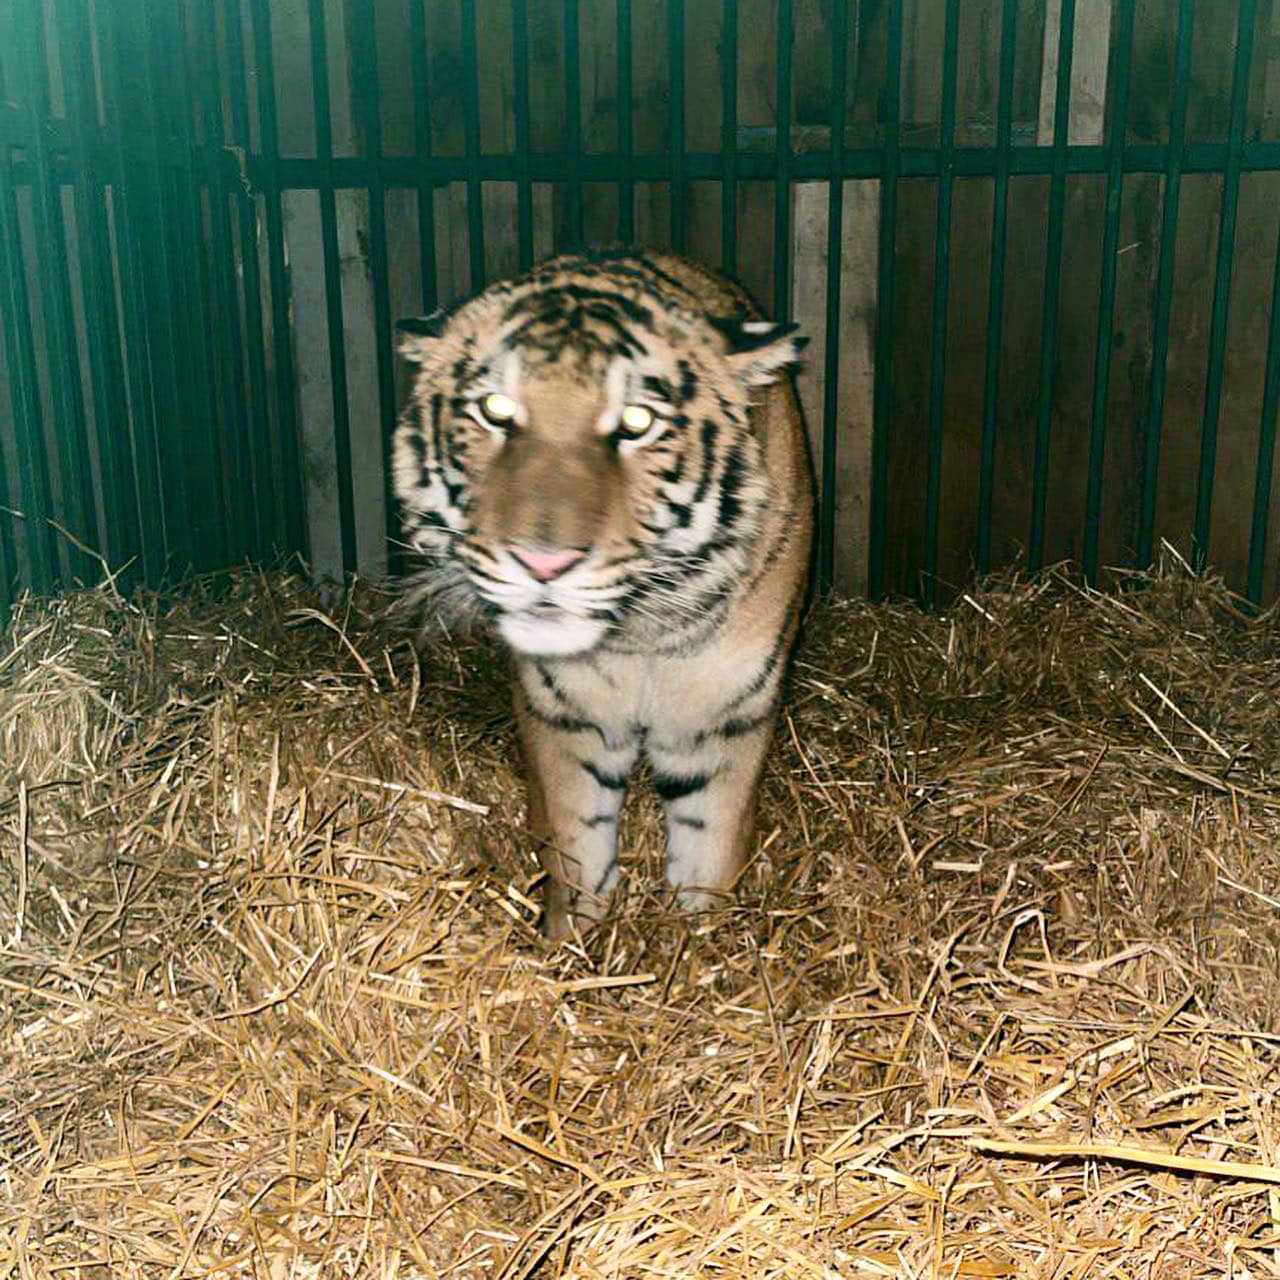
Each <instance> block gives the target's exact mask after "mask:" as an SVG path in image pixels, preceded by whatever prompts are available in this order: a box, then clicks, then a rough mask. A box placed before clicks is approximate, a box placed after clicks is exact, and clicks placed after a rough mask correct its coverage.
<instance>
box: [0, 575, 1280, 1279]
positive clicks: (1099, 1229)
mask: <svg viewBox="0 0 1280 1280" xmlns="http://www.w3.org/2000/svg"><path fill="white" fill-rule="evenodd" d="M1131 585H1133V586H1134V587H1135V588H1136V589H1133V590H1127V591H1124V592H1121V593H1119V594H1117V595H1114V596H1105V595H1099V594H1096V593H1093V592H1089V591H1086V590H1083V589H1081V588H1079V587H1078V586H1077V585H1075V584H1074V583H1073V582H1072V581H1071V580H1070V579H1069V578H1068V577H1067V576H1065V575H1052V576H1050V577H1048V578H1047V579H1045V580H1043V581H1041V582H1039V583H1035V584H1020V583H1016V582H1013V583H1005V584H1003V585H1001V586H999V587H996V588H993V589H990V590H987V591H984V592H982V593H980V594H979V593H971V594H969V595H967V596H964V597H962V598H961V599H960V600H958V601H957V603H956V604H955V606H954V608H953V609H952V610H951V611H950V612H949V613H947V614H946V615H945V616H937V617H931V616H927V615H925V614H922V613H921V612H919V611H917V610H915V609H913V608H910V607H906V606H899V605H880V606H871V605H867V604H860V603H851V604H843V605H839V606H835V607H832V608H829V609H826V610H825V611H823V612H822V613H820V614H819V615H818V616H817V617H816V618H815V620H814V622H813V623H812V624H811V626H810V628H809V634H808V636H807V639H806V642H805V646H804V649H803V651H802V653H801V655H800V658H799V661H798V663H797V667H796V671H795V678H794V681H793V689H792V696H791V701H790V704H789V711H788V714H787V717H786V720H785V722H784V724H783V726H782V729H781V733H780V735H779V741H778V744H777V749H776V751H775V752H774V755H773V758H772V762H771V766H770V770H769V773H768V777H767V780H766V785H765V795H764V803H763V814H762V824H761V852H760V855H759V857H758V859H757V860H756V861H755V863H754V864H753V865H752V866H751V868H750V869H749V871H748V872H747V874H746V875H745V877H744V880H743V884H742V892H741V898H740V902H739V903H738V905H737V906H736V907H735V908H734V909H733V910H726V911H724V912H722V913H720V914H717V915H715V916H712V917H708V918H705V919H701V920H698V921H694V922H688V921H686V920H682V919H681V918H680V917H678V916H676V915H673V914H672V913H670V912H669V911H668V910H667V909H666V904H665V900H664V898H663V896H662V893H661V888H660V885H659V883H658V874H659V868H660V855H659V845H660V838H659V821H658V812H657V809H656V806H655V805H654V804H653V803H652V801H651V800H650V799H648V798H647V797H645V796H644V795H638V796H636V797H635V798H634V799H633V800H632V801H631V802H629V808H628V811H627V816H626V821H625V822H624V826H623V841H624V847H625V848H626V849H627V850H628V860H627V862H628V875H627V878H626V892H625V895H624V897H623V898H622V899H621V900H620V901H619V903H618V905H617V909H616V911H615V912H614V914H613V915H612V916H611V917H610V919H609V920H608V922H607V923H606V925H605V927H603V928H602V930H601V931H600V932H599V933H598V934H597V935H596V936H595V937H593V938H592V939H591V940H590V941H589V943H588V944H587V946H586V947H585V949H576V948H565V949H560V950H554V949H551V948H549V947H548V946H546V945H545V944H544V943H543V942H542V941H541V940H540V939H539V938H538V936H537V934H536V931H535V927H534V926H535V920H536V906H535V903H534V897H535V896H536V881H537V870H536V865H535V863H534V861H533V859H532V856H531V851H530V849H529V847H528V845H527V843H526V841H525V840H524V839H523V838H522V835H521V811H522V799H521V793H520V785H519V778H518V773H517V772H516V770H515V769H514V768H513V758H514V748H513V742H512V738H511V732H510V726H509V722H508V718H507V712H506V705H507V700H506V693H505V689H504V687H503V681H502V676H501V672H500V664H499V662H498V660H497V658H496V655H495V654H494V652H493V651H492V650H490V649H488V648H487V647H485V646H484V645H483V644H476V643H469V644H465V645H459V646H457V647H451V646H450V645H448V644H446V643H433V644H432V645H430V646H429V647H428V648H427V649H426V650H425V651H424V652H423V653H422V655H421V657H420V658H418V657H415V654H414V651H413V649H412V647H411V645H410V644H409V643H408V642H407V641H406V640H405V639H404V638H403V637H400V636H398V635H396V634H395V633H393V632H392V631H390V630H388V628H387V625H386V623H385V622H384V621H381V620H380V619H379V615H380V612H381V610H382V607H383V605H384V604H385V601H382V600H380V599H379V598H378V597H376V596H375V595H374V594H373V593H364V594H361V593H357V594H356V596H355V598H354V599H353V600H351V601H350V602H347V603H345V604H344V605H342V606H341V607H339V608H338V609H336V610H334V609H326V608H323V607H322V606H321V604H320V602H319V601H318V600H317V598H316V597H315V596H314V595H313V593H312V592H311V591H310V590H309V588H307V587H306V586H305V585H304V584H303V583H302V582H301V581H299V580H298V579H295V578H292V577H288V576H283V575H276V576H271V577H266V576H259V575H251V574H245V575H244V576H242V577H239V578H237V579H235V580H233V581H231V582H230V583H229V584H227V583H222V584H209V585H208V586H207V588H202V587H196V588H194V589H192V590H191V591H190V592H189V593H187V594H186V595H185V596H183V597H182V598H181V599H180V600H178V601H176V602H172V601H171V602H169V603H167V604H164V605H162V604H161V603H160V602H158V601H156V600H142V601H137V602H134V603H125V602H123V601H121V600H119V599H118V598H116V597H114V596H113V595H112V594H111V593H110V592H109V591H106V590H103V591H99V592H90V593H86V594H80V595H76V596H73V597H70V598H67V599H64V600H61V601H59V602H55V603H53V604H47V605H37V604H33V603H32V604H27V605H24V606H23V607H22V608H21V609H20V610H19V612H18V614H17V616H16V618H15V620H14V622H13V625H12V627H11V629H10V631H9V633H8V635H7V637H6V639H5V641H4V648H3V653H2V654H0V842H2V843H0V993H2V994H0V1090H2V1093H0V1263H2V1264H3V1269H5V1270H6V1271H7V1273H10V1274H16V1275H18V1276H22V1277H85V1278H86V1280H88V1278H90V1277H95V1278H96V1277H122V1278H130V1277H144V1276H145V1277H162V1276H165V1277H180V1276H215V1275H216V1276H232V1277H234V1276H253V1277H264V1278H265V1277H273V1278H278V1280H283V1278H284V1277H312V1276H315V1277H319V1276H325V1277H332V1276H353V1277H355V1276H359V1277H378V1278H380V1280H381V1278H384V1277H385V1278H390V1277H446V1276H447V1277H459V1278H466V1277H487V1278H497V1277H501V1280H527V1278H531V1277H556V1276H572V1277H581V1278H583V1280H586V1278H588V1277H590V1278H592V1280H595V1278H600V1280H604V1278H605V1277H610V1278H614V1277H617V1278H620V1277H650V1276H682V1275H690V1276H692V1275H706V1276H715V1277H752V1278H758V1277H788V1278H791V1277H795V1278H797V1280H798V1278H799V1277H835V1276H840V1277H847V1276H858V1275H867V1276H895V1277H897V1276H904V1277H923V1276H931V1277H932V1276H937V1277H966V1276H967V1277H1000V1276H1010V1277H1012V1276H1019V1277H1021V1276H1026V1277H1046V1278H1047V1277H1054V1278H1055V1280H1056V1278H1063V1277H1084V1276H1090V1277H1092V1276H1097V1277H1104V1276H1124V1277H1128V1276H1134V1277H1138V1276H1142V1277H1148V1276H1150V1277H1161V1276H1235V1277H1244V1276H1265V1275H1278V1274H1280V1165H1278V1162H1277V1146H1278V1145H1280V1106H1278V1102H1277V1098H1278V1093H1280V1072H1278V1067H1280V954H1278V950H1277V948H1278V945H1280V923H1278V921H1280V916H1278V915H1277V906H1280V785H1278V779H1280V644H1278V643H1277V641H1278V639H1280V635H1278V629H1277V623H1276V620H1275V619H1274V618H1271V617H1268V618H1263V619H1260V620H1250V619H1249V618H1248V617H1246V616H1245V614H1244V613H1243V612H1241V610H1240V609H1238V608H1237V606H1236V604H1235V603H1234V602H1233V600H1232V599H1231V597H1230V596H1229V595H1228V594H1227V593H1226V592H1225V590H1224V589H1223V588H1222V587H1221V586H1220V585H1219V584H1217V583H1215V582H1212V581H1203V580H1197V579H1194V578H1192V577H1191V576H1190V575H1188V574H1187V573H1185V572H1183V571H1181V570H1179V569H1178V568H1177V566H1173V567H1172V568H1170V569H1169V570H1167V571H1165V572H1162V573H1160V574H1158V575H1156V576H1153V577H1152V578H1150V579H1148V580H1143V581H1140V582H1137V583H1134V584H1131Z"/></svg>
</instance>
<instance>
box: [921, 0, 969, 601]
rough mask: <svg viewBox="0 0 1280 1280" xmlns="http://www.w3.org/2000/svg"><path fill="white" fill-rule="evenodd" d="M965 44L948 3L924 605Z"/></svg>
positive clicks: (952, 0)
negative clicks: (958, 77) (959, 82)
mask: <svg viewBox="0 0 1280 1280" xmlns="http://www.w3.org/2000/svg"><path fill="white" fill-rule="evenodd" d="M959 45H960V0H947V13H946V27H945V29H944V32H943V38H942V90H941V92H942V102H941V112H940V115H941V121H940V124H939V136H940V142H941V151H942V173H941V175H940V177H939V180H938V219H937V231H936V233H935V235H934V250H933V251H934V262H933V342H932V345H931V347H930V351H929V357H930V359H929V443H928V456H927V459H926V462H925V486H924V574H923V579H922V581H921V584H920V589H921V594H922V595H923V597H924V602H925V604H926V605H928V606H929V607H932V606H933V605H934V604H935V603H936V602H937V594H938V516H939V509H940V507H941V504H942V445H943V440H942V414H943V409H944V407H945V405H946V394H947V318H948V308H949V304H950V297H951V207H952V203H953V196H954V193H955V181H956V175H955V146H956V75H957V62H958V59H959Z"/></svg>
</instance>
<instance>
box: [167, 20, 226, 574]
mask: <svg viewBox="0 0 1280 1280" xmlns="http://www.w3.org/2000/svg"><path fill="white" fill-rule="evenodd" d="M156 16H157V18H158V19H159V20H160V22H161V23H164V24H166V25H163V26H157V27H156V28H155V29H154V32H153V39H152V41H151V44H150V46H149V50H148V52H149V55H150V59H151V67H152V84H153V86H155V91H156V94H157V97H158V98H161V99H162V100H167V101H168V103H169V118H168V119H167V120H166V124H165V132H166V134H167V136H168V138H170V139H173V142H170V143H168V144H167V145H168V146H169V148H170V149H172V148H173V147H174V144H175V143H176V150H177V163H175V164H170V165H168V166H166V168H165V170H164V172H165V173H166V174H167V176H168V177H169V178H170V179H171V181H172V216H171V218H170V222H169V226H170V235H171V245H172V248H171V251H170V255H171V256H170V262H171V263H173V264H176V265H175V272H176V277H177V281H176V283H177V287H178V291H179V293H178V296H179V298H180V299H181V301H180V302H179V304H178V305H177V307H176V308H175V317H174V318H175V321H176V326H177V330H178V352H179V359H180V361H181V366H180V367H181V368H182V372H181V373H180V376H181V377H182V378H183V390H182V393H181V398H182V402H183V404H184V406H185V417H186V420H187V423H188V424H189V427H188V432H187V436H188V444H187V448H186V452H187V455H188V457H189V458H190V459H191V461H192V462H193V463H194V466H193V467H192V490H191V491H192V492H193V493H195V494H196V495H198V496H197V499H196V500H197V503H198V506H199V509H200V520H201V523H202V525H203V527H204V530H205V532H204V535H203V537H201V538H200V539H199V540H198V541H197V543H196V545H195V547H194V561H193V563H194V564H195V566H196V568H198V569H221V568H225V567H226V565H227V564H228V559H229V544H228V537H229V535H230V533H231V529H232V527H233V526H232V525H231V523H230V517H231V513H232V495H231V490H232V488H233V487H238V486H233V483H232V478H231V476H230V475H228V474H227V468H225V467H224V466H223V465H222V459H221V457H220V456H219V450H218V447H217V434H218V430H219V422H218V411H217V407H216V403H215V402H216V400H217V396H218V391H217V389H216V385H215V377H214V371H213V366H214V354H213V345H212V344H213V333H212V332H211V326H209V325H207V324H205V323H203V322H202V321H203V318H204V317H206V316H209V317H212V320H213V325H212V328H213V329H216V328H218V327H220V326H221V324H222V323H223V322H222V320H221V317H220V316H219V314H218V309H217V304H216V303H215V302H214V301H213V300H212V299H211V297H210V292H211V290H210V284H209V280H208V278H207V275H206V269H207V265H208V264H207V259H206V257H205V254H206V252H207V250H208V247H209V246H208V243H207V242H206V237H205V231H204V211H203V207H202V203H201V199H200V182H199V181H198V180H197V176H196V172H195V165H194V156H195V154H196V150H195V141H196V138H195V103H194V100H193V96H192V77H191V75H190V74H189V71H190V68H189V67H188V66H187V59H186V50H187V33H186V22H185V16H184V6H183V5H181V4H173V5H169V6H162V7H159V8H157V10H156ZM175 72H176V74H175ZM162 85H163V86H164V88H163V89H162V88H161V86H162ZM215 106H217V107H218V109H219V115H220V104H215ZM207 141H208V139H207V138H206V142H207ZM216 179H217V173H216V172H215V174H214V180H215V181H216ZM210 190H212V188H211V189H210ZM210 213H211V216H215V215H216V210H213V209H211V210H210ZM184 215H185V216H184ZM215 234H216V233H215ZM215 243H216V242H215ZM232 452H233V459H232V465H233V466H234V465H235V461H236V460H235V458H234V454H235V452H237V451H236V450H235V449H234V447H233V450H232ZM233 474H238V472H237V473H233Z"/></svg>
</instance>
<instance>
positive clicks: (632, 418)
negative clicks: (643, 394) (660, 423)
mask: <svg viewBox="0 0 1280 1280" xmlns="http://www.w3.org/2000/svg"><path fill="white" fill-rule="evenodd" d="M621 422H622V425H623V426H624V427H626V429H627V430H628V431H633V432H635V433H636V434H637V435H639V434H640V433H641V432H644V431H648V430H649V428H650V427H651V426H653V410H652V409H646V408H645V407H644V405H642V404H629V405H627V407H626V408H625V409H623V411H622V419H621Z"/></svg>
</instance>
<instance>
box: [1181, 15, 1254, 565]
mask: <svg viewBox="0 0 1280 1280" xmlns="http://www.w3.org/2000/svg"><path fill="white" fill-rule="evenodd" d="M1257 11H1258V0H1240V9H1239V15H1240V16H1239V19H1238V21H1237V25H1236V57H1235V69H1234V71H1233V73H1232V79H1231V126H1230V132H1229V133H1228V135H1227V168H1226V172H1225V173H1224V174H1223V177H1222V220H1221V223H1220V227H1219V231H1218V260H1217V268H1216V270H1215V272H1214V281H1213V310H1212V312H1211V313H1210V318H1209V372H1208V375H1207V376H1206V378H1205V388H1204V427H1203V428H1202V430H1201V434H1200V467H1199V476H1198V479H1197V482H1196V525H1195V535H1194V542H1193V543H1192V548H1191V550H1192V563H1193V564H1194V565H1195V567H1196V568H1197V569H1203V568H1204V567H1205V565H1206V564H1207V563H1208V560H1209V531H1210V520H1211V518H1212V515H1213V476H1214V469H1215V467H1216V465H1217V457H1218V417H1219V415H1220V413H1221V411H1222V376H1223V373H1224V371H1225V365H1226V347H1227V317H1228V307H1229V304H1230V300H1231V264H1232V256H1233V254H1234V251H1235V241H1236V209H1237V206H1238V203H1239V198H1240V154H1241V147H1242V145H1243V143H1244V126H1245V115H1246V111H1247V108H1248V105H1249V64H1250V62H1251V61H1252V58H1253V28H1254V19H1255V17H1256V15H1257Z"/></svg>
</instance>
